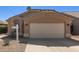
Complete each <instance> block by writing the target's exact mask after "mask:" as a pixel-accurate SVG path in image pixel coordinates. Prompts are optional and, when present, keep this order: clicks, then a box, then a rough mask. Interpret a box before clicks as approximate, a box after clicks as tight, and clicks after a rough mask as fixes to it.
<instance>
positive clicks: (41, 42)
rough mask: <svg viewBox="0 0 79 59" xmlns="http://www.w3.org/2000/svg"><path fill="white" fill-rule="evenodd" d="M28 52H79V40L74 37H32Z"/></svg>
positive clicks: (27, 47) (27, 48) (28, 44)
mask: <svg viewBox="0 0 79 59" xmlns="http://www.w3.org/2000/svg"><path fill="white" fill-rule="evenodd" d="M25 51H26V52H79V42H78V41H75V40H72V39H63V38H61V39H30V40H28V43H27V46H26V49H25Z"/></svg>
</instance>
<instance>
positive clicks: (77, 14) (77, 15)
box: [64, 11, 79, 18]
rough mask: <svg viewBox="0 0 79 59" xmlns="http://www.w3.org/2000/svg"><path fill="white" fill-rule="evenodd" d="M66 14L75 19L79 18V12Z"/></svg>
mask: <svg viewBox="0 0 79 59" xmlns="http://www.w3.org/2000/svg"><path fill="white" fill-rule="evenodd" d="M64 13H65V14H68V15H72V16H74V17H76V18H79V12H77V11H76V12H64Z"/></svg>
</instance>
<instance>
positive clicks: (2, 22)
mask: <svg viewBox="0 0 79 59" xmlns="http://www.w3.org/2000/svg"><path fill="white" fill-rule="evenodd" d="M0 24H8V22H6V21H2V20H0Z"/></svg>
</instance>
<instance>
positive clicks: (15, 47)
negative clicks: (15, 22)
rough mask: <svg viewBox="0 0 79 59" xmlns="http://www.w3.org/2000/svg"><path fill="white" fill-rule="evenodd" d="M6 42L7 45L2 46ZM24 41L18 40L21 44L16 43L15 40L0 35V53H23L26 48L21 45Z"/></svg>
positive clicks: (24, 45)
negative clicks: (7, 41) (7, 42)
mask: <svg viewBox="0 0 79 59" xmlns="http://www.w3.org/2000/svg"><path fill="white" fill-rule="evenodd" d="M6 40H9V45H7V46H3V45H4V44H5V41H6ZM24 40H25V39H24ZM24 40H23V38H20V41H21V42H17V41H16V39H15V38H10V37H8V36H7V35H4V34H2V35H0V52H24V51H25V48H26V44H24V43H22V42H23V41H24Z"/></svg>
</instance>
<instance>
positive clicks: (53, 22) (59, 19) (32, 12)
mask: <svg viewBox="0 0 79 59" xmlns="http://www.w3.org/2000/svg"><path fill="white" fill-rule="evenodd" d="M74 18H76V17H74V16H71V15H68V14H65V13H61V12H58V11H55V10H41V9H28V11H25V12H24V13H21V14H19V15H16V16H13V17H10V18H9V19H8V20H7V21H8V35H10V34H11V33H12V31H13V29H12V26H15V25H16V24H18V25H19V35H20V36H23V37H30V38H70V37H71V26H72V20H73V19H74Z"/></svg>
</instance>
